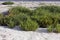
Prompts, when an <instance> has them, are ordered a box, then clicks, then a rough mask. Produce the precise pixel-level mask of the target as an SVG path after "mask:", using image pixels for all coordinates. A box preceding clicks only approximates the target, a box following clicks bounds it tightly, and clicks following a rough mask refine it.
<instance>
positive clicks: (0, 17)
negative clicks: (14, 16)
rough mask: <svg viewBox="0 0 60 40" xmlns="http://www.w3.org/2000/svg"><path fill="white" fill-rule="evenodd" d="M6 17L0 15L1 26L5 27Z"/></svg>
mask: <svg viewBox="0 0 60 40" xmlns="http://www.w3.org/2000/svg"><path fill="white" fill-rule="evenodd" d="M3 20H4V16H3V14H0V25H3V24H4V21H3Z"/></svg>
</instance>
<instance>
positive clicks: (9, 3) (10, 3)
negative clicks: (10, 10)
mask: <svg viewBox="0 0 60 40" xmlns="http://www.w3.org/2000/svg"><path fill="white" fill-rule="evenodd" d="M2 4H3V5H12V4H14V2H4V3H2Z"/></svg>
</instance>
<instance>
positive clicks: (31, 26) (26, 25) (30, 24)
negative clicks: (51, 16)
mask: <svg viewBox="0 0 60 40" xmlns="http://www.w3.org/2000/svg"><path fill="white" fill-rule="evenodd" d="M20 27H21V28H22V29H23V30H26V31H35V30H36V29H37V28H38V24H37V23H36V22H34V21H32V20H30V19H29V20H26V21H23V22H21V23H20Z"/></svg>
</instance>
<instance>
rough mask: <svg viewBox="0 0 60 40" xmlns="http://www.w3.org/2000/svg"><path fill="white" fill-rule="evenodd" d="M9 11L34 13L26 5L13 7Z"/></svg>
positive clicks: (13, 12)
mask: <svg viewBox="0 0 60 40" xmlns="http://www.w3.org/2000/svg"><path fill="white" fill-rule="evenodd" d="M9 13H10V14H14V15H15V14H16V15H17V14H19V13H25V14H28V15H30V14H31V13H32V11H31V10H30V9H28V8H25V7H13V8H12V9H10V10H9Z"/></svg>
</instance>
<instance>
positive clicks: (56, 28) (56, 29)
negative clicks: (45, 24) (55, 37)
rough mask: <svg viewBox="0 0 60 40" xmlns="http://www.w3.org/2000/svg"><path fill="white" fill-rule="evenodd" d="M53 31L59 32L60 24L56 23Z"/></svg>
mask: <svg viewBox="0 0 60 40" xmlns="http://www.w3.org/2000/svg"><path fill="white" fill-rule="evenodd" d="M54 32H58V33H60V24H57V25H56V27H55V31H54Z"/></svg>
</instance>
